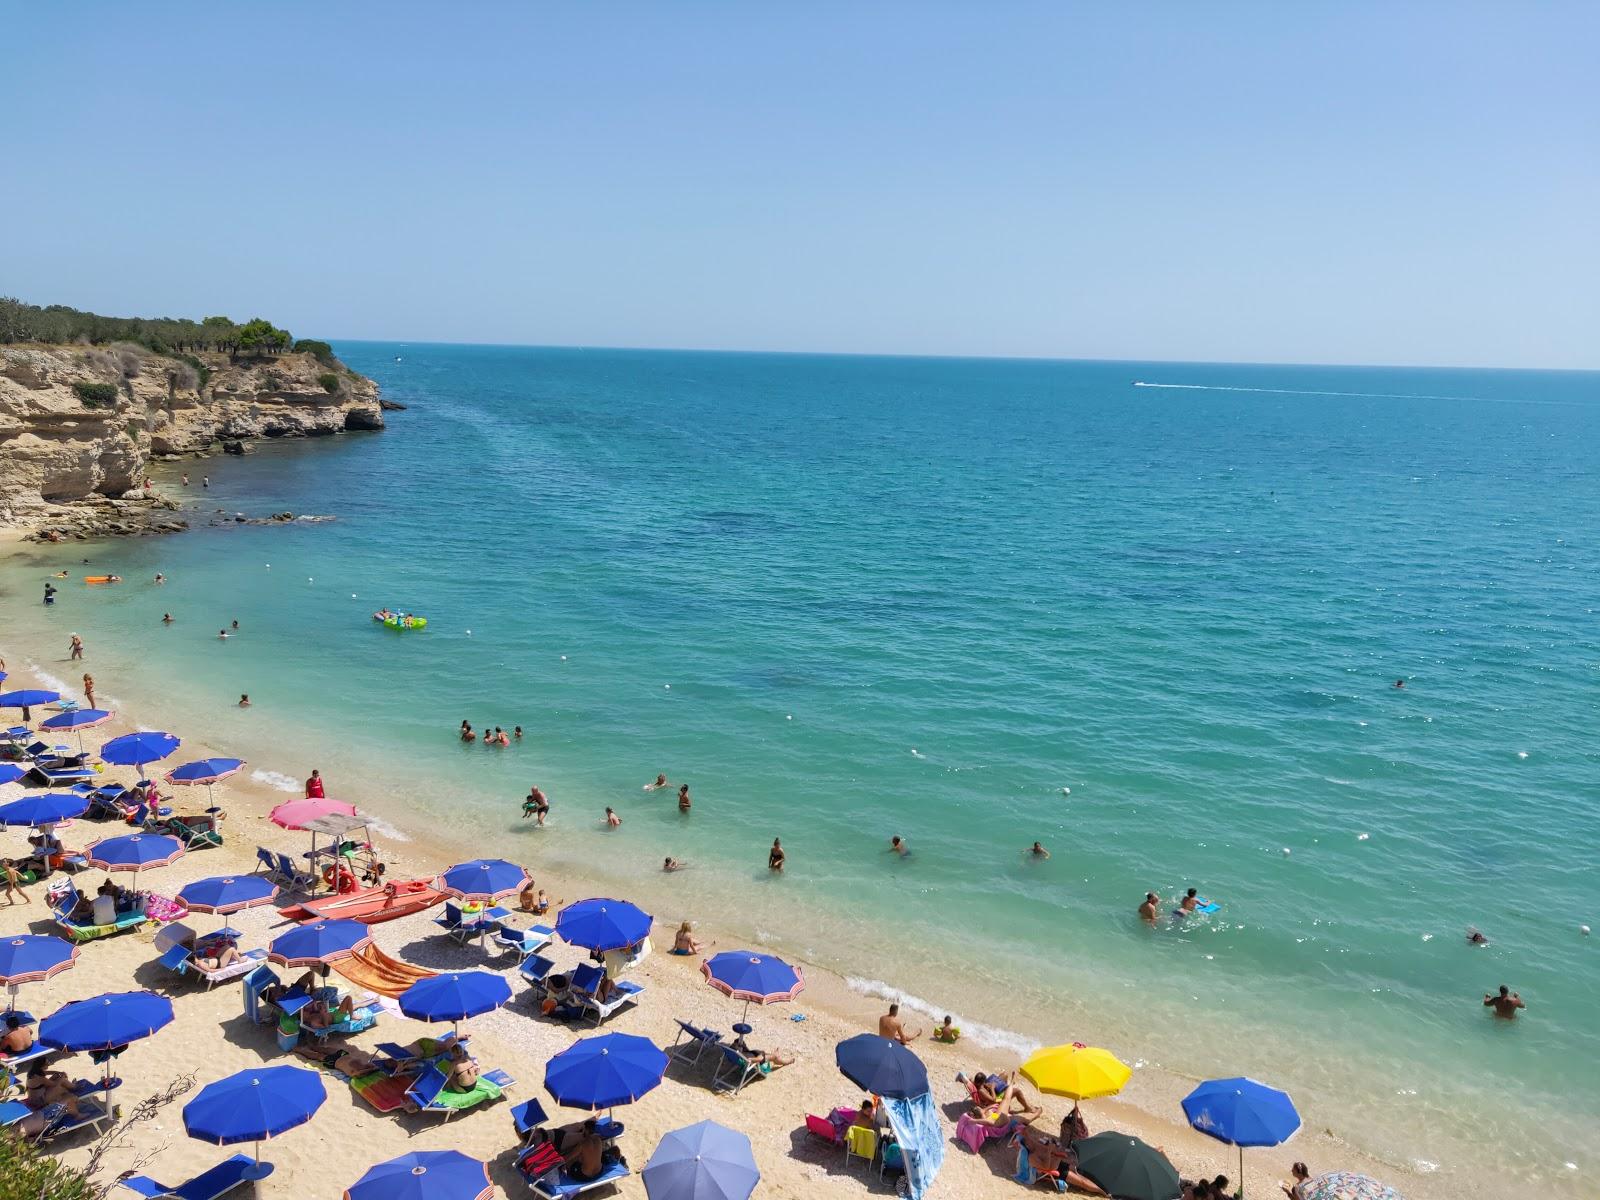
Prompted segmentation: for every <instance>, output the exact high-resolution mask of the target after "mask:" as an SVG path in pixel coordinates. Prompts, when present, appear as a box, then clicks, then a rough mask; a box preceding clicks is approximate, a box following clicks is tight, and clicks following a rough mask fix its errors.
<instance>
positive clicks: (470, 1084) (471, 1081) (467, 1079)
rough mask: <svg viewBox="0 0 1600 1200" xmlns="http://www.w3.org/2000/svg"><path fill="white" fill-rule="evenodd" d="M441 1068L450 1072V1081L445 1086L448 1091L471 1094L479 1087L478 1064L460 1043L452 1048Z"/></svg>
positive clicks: (441, 1063)
mask: <svg viewBox="0 0 1600 1200" xmlns="http://www.w3.org/2000/svg"><path fill="white" fill-rule="evenodd" d="M439 1066H440V1068H441V1069H444V1070H447V1071H448V1072H449V1079H448V1080H447V1081H446V1083H445V1085H444V1086H445V1090H446V1091H451V1092H470V1091H471V1090H472V1089H473V1088H475V1087H477V1086H478V1064H477V1063H476V1062H475V1061H474V1060H473V1058H472V1056H471V1055H470V1054H468V1053H467V1048H466V1047H465V1046H464V1045H462V1044H461V1043H460V1042H456V1043H455V1044H453V1045H452V1046H451V1047H450V1052H449V1053H448V1054H446V1055H445V1057H444V1060H443V1061H442V1062H440V1064H439Z"/></svg>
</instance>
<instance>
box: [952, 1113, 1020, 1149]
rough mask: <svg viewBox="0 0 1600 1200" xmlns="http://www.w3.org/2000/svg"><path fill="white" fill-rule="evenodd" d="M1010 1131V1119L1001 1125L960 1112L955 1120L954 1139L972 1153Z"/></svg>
mask: <svg viewBox="0 0 1600 1200" xmlns="http://www.w3.org/2000/svg"><path fill="white" fill-rule="evenodd" d="M1010 1132H1011V1122H1010V1121H1007V1122H1006V1123H1005V1124H1003V1125H992V1124H990V1123H989V1122H988V1121H980V1120H979V1119H978V1118H977V1117H975V1116H973V1115H972V1114H971V1113H969V1112H964V1113H962V1114H961V1118H960V1119H959V1120H958V1121H957V1122H956V1140H957V1141H959V1142H960V1143H961V1144H962V1145H964V1146H965V1147H966V1148H967V1149H968V1150H971V1151H972V1152H973V1153H974V1154H977V1153H980V1152H981V1151H982V1150H983V1148H984V1146H985V1145H987V1144H988V1143H989V1142H992V1141H994V1140H995V1139H996V1138H1003V1137H1005V1136H1006V1135H1007V1134H1009V1133H1010Z"/></svg>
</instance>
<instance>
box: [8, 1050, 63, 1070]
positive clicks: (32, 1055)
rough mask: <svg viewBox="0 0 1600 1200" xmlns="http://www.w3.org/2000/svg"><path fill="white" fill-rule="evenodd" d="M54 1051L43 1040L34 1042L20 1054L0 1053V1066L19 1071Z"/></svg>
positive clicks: (47, 1056)
mask: <svg viewBox="0 0 1600 1200" xmlns="http://www.w3.org/2000/svg"><path fill="white" fill-rule="evenodd" d="M54 1053H55V1051H54V1050H52V1049H51V1048H50V1047H49V1046H46V1045H45V1044H44V1043H43V1042H35V1043H34V1044H33V1045H31V1046H29V1047H28V1048H27V1049H26V1050H24V1051H23V1052H22V1053H21V1054H0V1068H4V1069H6V1070H8V1071H12V1072H17V1073H20V1072H21V1069H22V1068H23V1067H26V1066H28V1065H29V1064H30V1063H36V1062H38V1061H39V1060H40V1059H42V1058H49V1057H50V1056H51V1055H52V1054H54Z"/></svg>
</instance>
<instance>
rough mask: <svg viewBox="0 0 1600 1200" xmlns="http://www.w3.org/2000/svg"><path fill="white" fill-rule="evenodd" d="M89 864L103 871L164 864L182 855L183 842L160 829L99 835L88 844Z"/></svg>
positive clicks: (128, 869) (161, 865)
mask: <svg viewBox="0 0 1600 1200" xmlns="http://www.w3.org/2000/svg"><path fill="white" fill-rule="evenodd" d="M86 853H87V854H88V856H89V865H90V866H91V867H99V868H101V869H102V870H105V871H138V870H141V869H143V868H145V867H164V866H166V865H167V864H168V863H170V862H172V861H173V860H174V859H178V858H182V857H183V844H182V843H181V842H179V841H178V839H177V838H172V837H167V836H166V834H162V833H127V834H123V835H122V836H121V837H109V838H101V839H100V840H99V841H98V842H95V843H94V844H93V845H92V846H90V847H89V848H88V850H87V851H86Z"/></svg>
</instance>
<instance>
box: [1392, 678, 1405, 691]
mask: <svg viewBox="0 0 1600 1200" xmlns="http://www.w3.org/2000/svg"><path fill="white" fill-rule="evenodd" d="M1394 686H1395V687H1397V688H1399V689H1400V690H1401V691H1404V690H1405V686H1406V681H1405V680H1404V679H1396V680H1395V681H1394Z"/></svg>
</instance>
